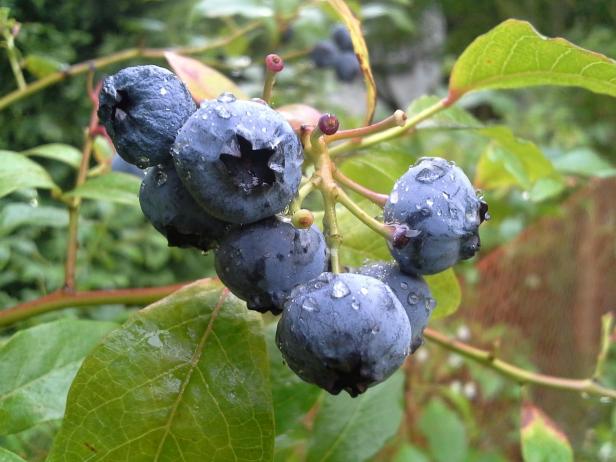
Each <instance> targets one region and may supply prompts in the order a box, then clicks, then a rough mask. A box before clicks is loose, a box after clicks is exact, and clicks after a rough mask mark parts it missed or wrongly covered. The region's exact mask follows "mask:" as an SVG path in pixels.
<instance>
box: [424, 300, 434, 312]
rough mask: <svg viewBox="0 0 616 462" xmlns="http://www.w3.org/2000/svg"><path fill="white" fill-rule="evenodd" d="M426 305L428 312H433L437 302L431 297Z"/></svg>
mask: <svg viewBox="0 0 616 462" xmlns="http://www.w3.org/2000/svg"><path fill="white" fill-rule="evenodd" d="M425 304H426V310H428V311H432V310H433V309H434V307H435V306H436V300H434V299H433V298H431V297H428V298H426V300H425Z"/></svg>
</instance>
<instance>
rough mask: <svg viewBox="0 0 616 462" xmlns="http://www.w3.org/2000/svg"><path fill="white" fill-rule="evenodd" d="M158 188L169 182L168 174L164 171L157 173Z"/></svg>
mask: <svg viewBox="0 0 616 462" xmlns="http://www.w3.org/2000/svg"><path fill="white" fill-rule="evenodd" d="M155 180H156V186H162V185H164V184H165V183H166V182H167V173H165V172H164V171H162V170H158V171H157V172H156V178H155Z"/></svg>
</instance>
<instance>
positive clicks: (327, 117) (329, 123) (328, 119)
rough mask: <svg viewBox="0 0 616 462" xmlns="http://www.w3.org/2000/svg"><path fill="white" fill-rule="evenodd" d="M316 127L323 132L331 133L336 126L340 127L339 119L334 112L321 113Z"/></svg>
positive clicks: (336, 128)
mask: <svg viewBox="0 0 616 462" xmlns="http://www.w3.org/2000/svg"><path fill="white" fill-rule="evenodd" d="M318 127H319V130H321V131H322V132H323V133H324V134H326V135H333V134H334V133H336V132H337V131H338V128H340V121H339V120H338V117H336V116H335V115H334V114H329V113H327V114H323V115H322V116H321V117H320V118H319V124H318Z"/></svg>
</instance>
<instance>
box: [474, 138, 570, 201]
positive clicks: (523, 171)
mask: <svg viewBox="0 0 616 462" xmlns="http://www.w3.org/2000/svg"><path fill="white" fill-rule="evenodd" d="M479 133H480V134H481V135H483V136H486V137H488V138H490V139H491V140H492V143H490V144H489V145H488V146H487V148H486V150H485V151H484V152H483V153H482V155H481V158H480V159H479V163H478V164H477V174H476V176H475V184H476V185H477V186H479V187H480V188H485V189H496V188H509V187H511V186H520V187H522V188H524V189H527V190H530V189H531V188H532V187H533V185H534V184H535V183H536V182H537V181H538V180H540V179H545V178H548V177H549V178H552V179H554V181H560V175H559V174H558V172H557V171H556V169H555V168H554V166H553V165H552V163H551V162H550V160H549V159H547V158H546V157H545V155H544V154H543V152H542V151H541V149H539V148H538V147H537V145H535V144H534V143H532V142H530V141H527V140H524V139H521V138H517V137H516V136H515V135H514V134H513V132H512V131H511V129H509V128H508V127H504V126H494V127H489V128H482V129H481V130H479Z"/></svg>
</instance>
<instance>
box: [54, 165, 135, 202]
mask: <svg viewBox="0 0 616 462" xmlns="http://www.w3.org/2000/svg"><path fill="white" fill-rule="evenodd" d="M140 186H141V180H140V179H139V178H137V177H136V176H135V175H130V174H128V173H121V172H110V173H106V174H105V175H101V176H96V177H94V178H91V179H89V180H87V181H86V182H85V183H83V184H82V185H81V186H79V187H78V188H75V189H73V190H72V191H69V192H67V193H66V194H65V196H67V197H81V198H82V199H94V200H99V201H107V202H116V203H119V204H127V205H133V206H136V207H139V188H140Z"/></svg>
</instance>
